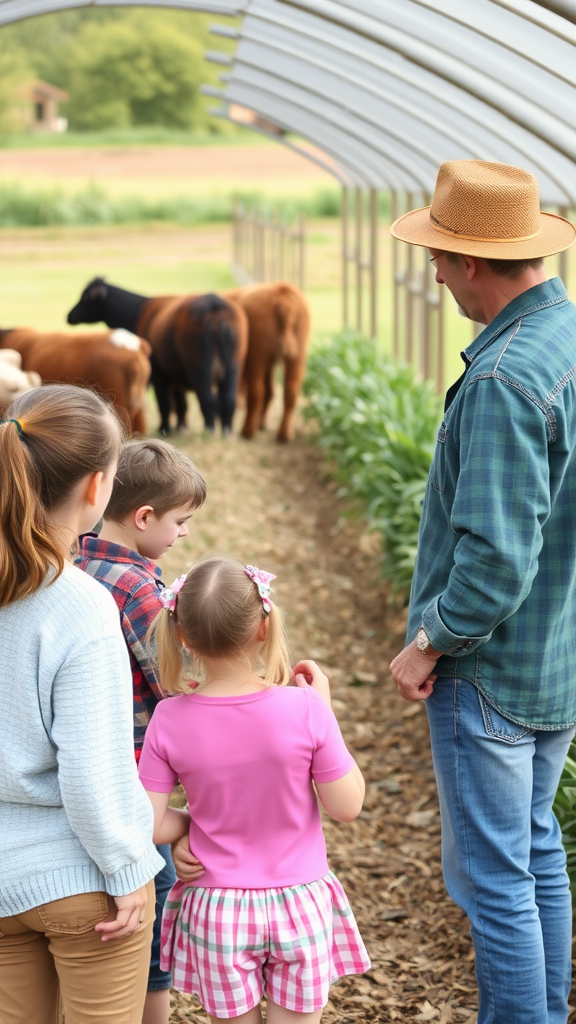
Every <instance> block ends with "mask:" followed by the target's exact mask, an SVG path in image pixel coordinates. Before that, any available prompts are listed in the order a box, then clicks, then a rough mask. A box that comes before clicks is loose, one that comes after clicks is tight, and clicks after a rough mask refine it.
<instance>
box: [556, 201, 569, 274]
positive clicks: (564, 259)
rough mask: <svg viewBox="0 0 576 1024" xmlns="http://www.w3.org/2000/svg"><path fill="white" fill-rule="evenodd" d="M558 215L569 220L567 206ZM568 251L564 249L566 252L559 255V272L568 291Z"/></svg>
mask: <svg viewBox="0 0 576 1024" xmlns="http://www.w3.org/2000/svg"><path fill="white" fill-rule="evenodd" d="M558 213H559V214H560V216H561V217H565V218H568V208H567V207H566V206H560V207H559V209H558ZM568 253H569V250H568V249H564V252H561V253H560V254H559V258H558V270H559V276H560V278H561V280H562V281H563V282H564V287H565V288H566V291H568Z"/></svg>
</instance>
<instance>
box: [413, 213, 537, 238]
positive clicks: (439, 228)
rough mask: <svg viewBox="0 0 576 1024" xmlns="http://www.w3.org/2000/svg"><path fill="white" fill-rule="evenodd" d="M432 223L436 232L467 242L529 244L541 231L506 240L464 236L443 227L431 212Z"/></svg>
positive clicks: (509, 236)
mask: <svg viewBox="0 0 576 1024" xmlns="http://www.w3.org/2000/svg"><path fill="white" fill-rule="evenodd" d="M430 222H431V226H432V227H433V228H434V230H435V231H440V232H441V233H442V234H443V235H450V237H451V238H461V239H463V241H466V242H527V241H528V240H529V239H530V238H537V236H538V235H539V234H540V230H541V229H540V228H539V229H538V231H534V232H533V233H532V234H531V235H517V236H516V237H514V238H513V237H512V236H511V235H508V236H507V237H506V238H493V237H490V238H481V237H479V235H463V234H461V232H460V231H453V230H451V229H450V228H445V227H442V225H441V224H440V222H439V221H437V220H436V218H435V217H434V216H433V214H432V211H430Z"/></svg>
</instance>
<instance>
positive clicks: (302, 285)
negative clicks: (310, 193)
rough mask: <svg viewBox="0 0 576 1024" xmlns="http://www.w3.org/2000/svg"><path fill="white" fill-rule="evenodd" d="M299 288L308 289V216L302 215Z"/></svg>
mask: <svg viewBox="0 0 576 1024" xmlns="http://www.w3.org/2000/svg"><path fill="white" fill-rule="evenodd" d="M298 287H299V288H300V290H301V291H304V289H305V287H306V214H304V213H301V214H300V259H299V266H298Z"/></svg>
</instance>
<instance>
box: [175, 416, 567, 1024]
mask: <svg viewBox="0 0 576 1024" xmlns="http://www.w3.org/2000/svg"><path fill="white" fill-rule="evenodd" d="M190 404H192V401H191V403H190ZM175 443H176V444H177V445H178V447H181V448H182V449H183V450H184V451H186V453H187V454H189V455H190V457H191V458H192V459H194V461H195V462H196V463H197V465H198V466H199V468H200V470H201V471H202V472H203V473H204V475H205V477H206V481H207V484H208V500H207V503H206V505H205V507H204V509H202V510H201V511H200V512H198V513H196V515H195V517H194V519H193V520H192V529H191V534H190V537H189V538H188V539H186V540H184V541H180V542H179V544H178V545H176V547H175V548H174V549H173V550H172V551H171V552H170V553H169V554H168V555H167V556H166V557H165V559H164V561H163V568H164V573H165V577H166V579H167V582H171V580H172V578H173V577H174V576H175V575H177V574H179V573H180V572H182V571H183V569H185V568H187V567H189V565H190V564H191V563H192V562H193V561H194V560H195V559H196V558H198V557H199V556H201V555H204V554H206V553H208V552H214V553H219V554H228V555H231V556H233V557H236V558H238V559H240V560H241V561H243V562H252V563H254V564H256V565H259V566H261V567H262V568H265V569H267V570H268V571H270V572H274V573H276V574H277V576H278V579H277V580H276V581H275V582H274V588H275V598H276V600H277V602H278V604H279V605H280V606H281V607H282V608H283V609H284V611H285V613H286V617H287V620H288V626H289V629H290V635H291V639H292V642H293V648H294V653H295V656H296V657H298V658H300V657H313V658H315V659H316V660H317V661H318V662H319V663H320V664H321V665H322V667H323V668H324V669H325V671H326V672H327V674H328V675H329V677H330V679H331V683H332V693H333V703H334V709H335V711H336V714H337V716H338V718H339V721H340V723H341V726H342V730H343V733H344V736H345V738H346V741H347V743H348V744H349V746H350V748H351V749H352V751H353V753H354V754H355V756H356V758H357V760H358V763H359V764H360V767H361V769H362V771H363V772H364V775H365V777H366V782H367V796H366V802H365V805H364V809H363V811H362V812H361V815H360V817H359V818H358V819H357V820H356V821H355V822H353V823H352V824H350V825H341V824H338V823H336V822H333V821H331V820H330V819H329V818H327V817H326V818H325V823H324V824H325V832H326V838H327V843H328V853H329V861H330V865H331V867H332V868H333V869H334V870H335V871H336V873H337V874H338V875H339V877H340V878H341V880H342V882H343V884H344V887H345V889H346V891H347V893H348V896H349V898H350V902H351V904H352V907H353V909H354V912H355V914H356V918H357V920H358V924H359V927H360V931H361V933H362V935H363V937H364V940H365V942H366V945H367V947H368V951H369V953H370V956H371V959H372V969H371V970H370V971H369V973H368V974H366V975H365V976H363V977H358V978H357V977H353V978H347V979H343V980H341V981H340V982H338V983H337V984H336V985H334V986H333V987H332V990H331V999H330V1003H329V1005H328V1007H327V1008H326V1010H325V1013H324V1016H323V1024H336V1022H339V1024H364V1022H373V1021H379V1022H383V1024H384V1022H388V1021H397V1022H399V1024H403V1022H404V1024H407V1022H410V1024H412V1022H414V1021H433V1022H434V1024H460V1022H461V1024H464V1022H465V1024H475V1022H476V1019H477V1001H476V985H475V978H474V952H473V947H472V942H471V939H470V936H469V928H468V924H467V921H466V918H465V916H464V915H463V913H462V912H461V911H460V910H459V909H458V908H457V907H456V906H455V905H454V904H453V903H452V902H451V900H450V899H449V898H448V896H447V895H446V892H445V889H444V885H443V881H442V873H441V867H440V819H439V814H438V803H437V796H436V789H435V785H434V776H433V772H432V765H431V758H430V749H429V742H428V730H427V721H426V714H425V710H424V708H423V707H422V705H421V704H406V703H405V702H404V701H402V700H401V699H400V698H399V697H398V696H397V694H396V689H395V686H394V684H393V683H392V680H391V678H390V675H389V672H388V664H389V661H390V659H391V657H393V656H394V654H395V653H396V652H397V651H398V650H399V649H400V648H401V646H402V640H403V631H404V623H405V616H404V614H403V613H402V612H398V611H397V610H394V609H393V608H392V607H391V605H390V603H389V600H388V592H387V588H386V586H385V585H384V584H383V582H382V580H381V579H380V578H379V577H378V574H377V561H378V559H377V550H376V547H375V545H374V539H373V538H371V537H370V536H369V535H367V534H366V533H363V532H362V529H361V526H360V525H359V524H358V523H355V522H354V521H352V520H351V519H350V518H349V517H347V516H346V514H345V508H344V507H343V505H342V502H341V501H340V500H339V499H338V498H337V497H336V495H335V489H334V486H333V485H332V483H331V482H330V480H329V479H328V477H327V476H326V475H325V472H324V468H323V458H322V455H321V454H320V453H319V451H318V449H317V448H315V447H313V446H311V445H310V444H308V443H307V442H306V440H305V438H304V437H303V436H302V431H301V433H300V437H299V439H298V440H296V441H295V442H294V443H293V444H291V445H288V446H278V445H275V444H274V441H273V438H272V436H271V435H269V434H267V433H266V434H261V436H260V437H259V438H257V439H256V441H254V442H244V441H242V440H232V441H228V442H226V441H224V440H222V439H220V438H218V437H216V438H205V437H203V436H201V434H200V432H199V424H198V421H197V419H196V417H194V425H193V428H192V430H191V432H190V433H189V434H187V435H183V436H181V437H179V438H176V440H175ZM570 1019H571V1020H573V1021H576V1013H575V1012H573V1014H572V1015H571V1018H570ZM171 1020H172V1021H173V1022H177V1021H178V1022H182V1024H206V1021H207V1016H206V1015H205V1013H204V1012H203V1011H202V1009H201V1008H200V1006H199V1004H198V1002H197V1001H196V1000H195V999H193V998H191V997H189V996H185V995H182V994H180V993H176V992H174V993H173V1003H172V1017H171Z"/></svg>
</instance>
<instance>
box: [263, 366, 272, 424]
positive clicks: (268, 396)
mask: <svg viewBox="0 0 576 1024" xmlns="http://www.w3.org/2000/svg"><path fill="white" fill-rule="evenodd" d="M273 398H274V363H272V365H271V366H269V367H268V369H267V370H266V376H265V378H264V404H263V406H262V415H261V417H260V430H266V428H267V426H268V424H267V422H266V419H267V416H268V409H269V408H270V402H271V401H272V399H273Z"/></svg>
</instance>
